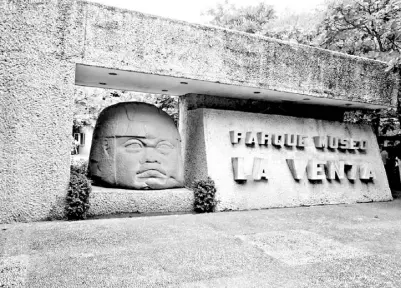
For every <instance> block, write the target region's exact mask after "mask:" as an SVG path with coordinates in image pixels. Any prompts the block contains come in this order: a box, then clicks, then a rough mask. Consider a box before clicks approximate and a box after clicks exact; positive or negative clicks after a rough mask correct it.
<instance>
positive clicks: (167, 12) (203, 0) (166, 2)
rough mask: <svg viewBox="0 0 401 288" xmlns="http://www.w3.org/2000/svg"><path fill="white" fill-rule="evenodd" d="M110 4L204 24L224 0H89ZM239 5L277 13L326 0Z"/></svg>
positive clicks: (242, 1) (239, 0)
mask: <svg viewBox="0 0 401 288" xmlns="http://www.w3.org/2000/svg"><path fill="white" fill-rule="evenodd" d="M89 1H91V2H97V3H101V4H105V5H109V6H114V7H119V8H125V9H129V10H135V11H139V12H143V13H147V14H153V15H158V16H163V17H167V18H172V19H178V20H184V21H188V22H195V23H201V24H204V23H206V22H207V20H208V18H207V16H202V15H201V14H202V12H205V11H207V10H208V9H210V8H213V7H215V6H216V5H217V3H222V2H224V0H197V1H193V0H89ZM229 2H230V3H232V4H235V5H236V6H237V7H241V6H248V5H256V4H258V3H260V2H264V3H266V4H269V5H273V7H274V8H275V10H276V11H277V13H279V14H280V13H281V12H284V11H286V10H287V9H290V10H292V11H294V12H307V11H310V10H313V9H314V8H317V7H318V6H319V5H320V4H322V3H323V2H324V0H262V1H261V0H230V1H229Z"/></svg>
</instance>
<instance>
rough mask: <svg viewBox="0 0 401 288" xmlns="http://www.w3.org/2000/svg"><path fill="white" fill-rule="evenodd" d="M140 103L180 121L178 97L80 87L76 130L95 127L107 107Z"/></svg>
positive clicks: (75, 121) (76, 103) (78, 89)
mask: <svg viewBox="0 0 401 288" xmlns="http://www.w3.org/2000/svg"><path fill="white" fill-rule="evenodd" d="M129 101H139V102H146V103H149V104H153V105H156V106H157V107H159V108H160V109H162V110H163V111H165V112H166V113H167V114H169V115H170V116H171V117H172V118H173V119H174V121H175V122H177V119H178V100H177V97H173V96H169V95H162V94H150V93H140V92H133V91H123V90H121V91H119V90H110V89H102V88H92V87H79V88H77V89H76V92H75V99H74V103H75V105H74V128H73V130H74V131H76V132H78V131H77V130H78V129H79V127H81V126H85V125H92V126H93V125H94V124H95V122H96V119H97V117H98V115H99V113H100V112H101V111H102V110H103V109H104V108H106V107H108V106H110V105H113V104H116V103H119V102H129Z"/></svg>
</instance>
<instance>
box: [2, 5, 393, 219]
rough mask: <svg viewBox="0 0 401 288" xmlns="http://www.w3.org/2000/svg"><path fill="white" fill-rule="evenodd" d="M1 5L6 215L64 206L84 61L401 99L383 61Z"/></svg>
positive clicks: (143, 20)
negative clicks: (78, 75) (78, 66)
mask: <svg viewBox="0 0 401 288" xmlns="http://www.w3.org/2000/svg"><path fill="white" fill-rule="evenodd" d="M0 5H1V6H0V36H1V37H0V52H1V53H0V98H1V101H0V222H10V221H33V220H42V219H46V218H47V217H49V216H50V217H59V216H61V215H62V204H63V203H62V202H63V199H64V197H65V194H66V187H67V184H68V179H69V161H70V142H71V140H70V139H71V138H70V137H71V124H72V104H73V96H74V93H75V92H74V90H75V88H74V74H75V63H84V64H92V65H99V66H104V67H111V68H117V69H125V70H133V71H139V72H144V73H151V74H161V75H168V76H180V77H186V78H190V79H198V80H204V81H212V82H220V83H226V84H234V85H246V86H250V87H262V88H268V89H273V90H278V91H286V92H296V93H303V94H307V95H313V96H317V97H328V98H334V99H347V100H354V101H361V102H366V103H372V104H380V105H394V104H395V102H394V99H395V96H396V93H397V88H398V86H397V85H398V84H397V83H396V81H395V77H394V75H391V74H384V73H383V69H384V68H385V64H384V63H381V62H377V61H371V60H367V59H362V58H358V57H350V56H346V55H342V54H338V53H334V52H329V51H325V50H321V49H316V48H311V47H307V46H302V45H293V44H288V43H284V42H281V41H277V40H273V39H268V38H263V37H257V36H255V35H249V34H244V33H240V32H233V31H229V30H225V29H220V28H213V27H206V26H201V25H196V24H189V23H185V22H181V21H175V20H169V19H165V18H159V17H155V16H149V15H145V14H141V13H138V12H134V11H127V10H121V9H115V8H111V7H105V6H102V5H99V4H93V3H86V2H80V1H69V0H43V1H27V0H20V1H11V0H3V1H1V2H0Z"/></svg>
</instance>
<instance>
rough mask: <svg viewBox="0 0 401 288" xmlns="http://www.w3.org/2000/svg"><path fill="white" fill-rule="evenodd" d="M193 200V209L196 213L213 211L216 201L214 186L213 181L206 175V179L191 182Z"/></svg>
mask: <svg viewBox="0 0 401 288" xmlns="http://www.w3.org/2000/svg"><path fill="white" fill-rule="evenodd" d="M192 189H193V191H194V196H195V201H194V210H195V212H197V213H209V212H214V210H215V208H216V205H217V203H218V201H217V200H216V198H215V196H216V187H215V184H214V181H213V180H212V179H211V178H210V177H208V178H207V179H206V180H200V181H195V182H194V183H193V184H192Z"/></svg>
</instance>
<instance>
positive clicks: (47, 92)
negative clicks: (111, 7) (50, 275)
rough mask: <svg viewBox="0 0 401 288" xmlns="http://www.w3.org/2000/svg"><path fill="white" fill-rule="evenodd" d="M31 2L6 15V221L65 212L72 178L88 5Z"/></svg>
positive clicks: (2, 63) (2, 178) (0, 137)
mask: <svg viewBox="0 0 401 288" xmlns="http://www.w3.org/2000/svg"><path fill="white" fill-rule="evenodd" d="M24 2H26V1H20V2H16V3H15V4H13V5H11V4H8V5H7V6H6V5H4V6H3V7H1V9H2V10H1V12H0V35H1V37H0V47H1V50H2V51H1V52H2V53H1V58H0V81H1V82H0V91H1V95H0V98H1V101H0V147H1V148H0V222H10V221H32V220H41V219H46V218H47V217H49V216H50V215H51V214H55V215H60V213H61V212H62V211H60V205H58V204H57V201H59V200H58V199H63V198H64V196H65V193H66V188H67V184H68V179H69V161H70V143H71V129H72V126H71V124H72V103H73V94H74V69H75V64H74V63H75V62H76V59H77V56H79V53H78V52H77V51H79V52H81V50H82V49H80V48H79V47H80V42H81V40H82V39H81V38H80V37H77V36H79V35H83V31H82V29H81V31H79V29H80V25H79V24H80V23H79V21H80V16H81V15H80V12H79V11H80V9H81V8H80V5H81V4H79V5H78V4H77V3H74V2H73V3H70V1H58V2H49V3H47V4H46V3H44V2H45V1H43V4H24ZM6 4H7V3H6ZM77 54H78V55H77Z"/></svg>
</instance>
